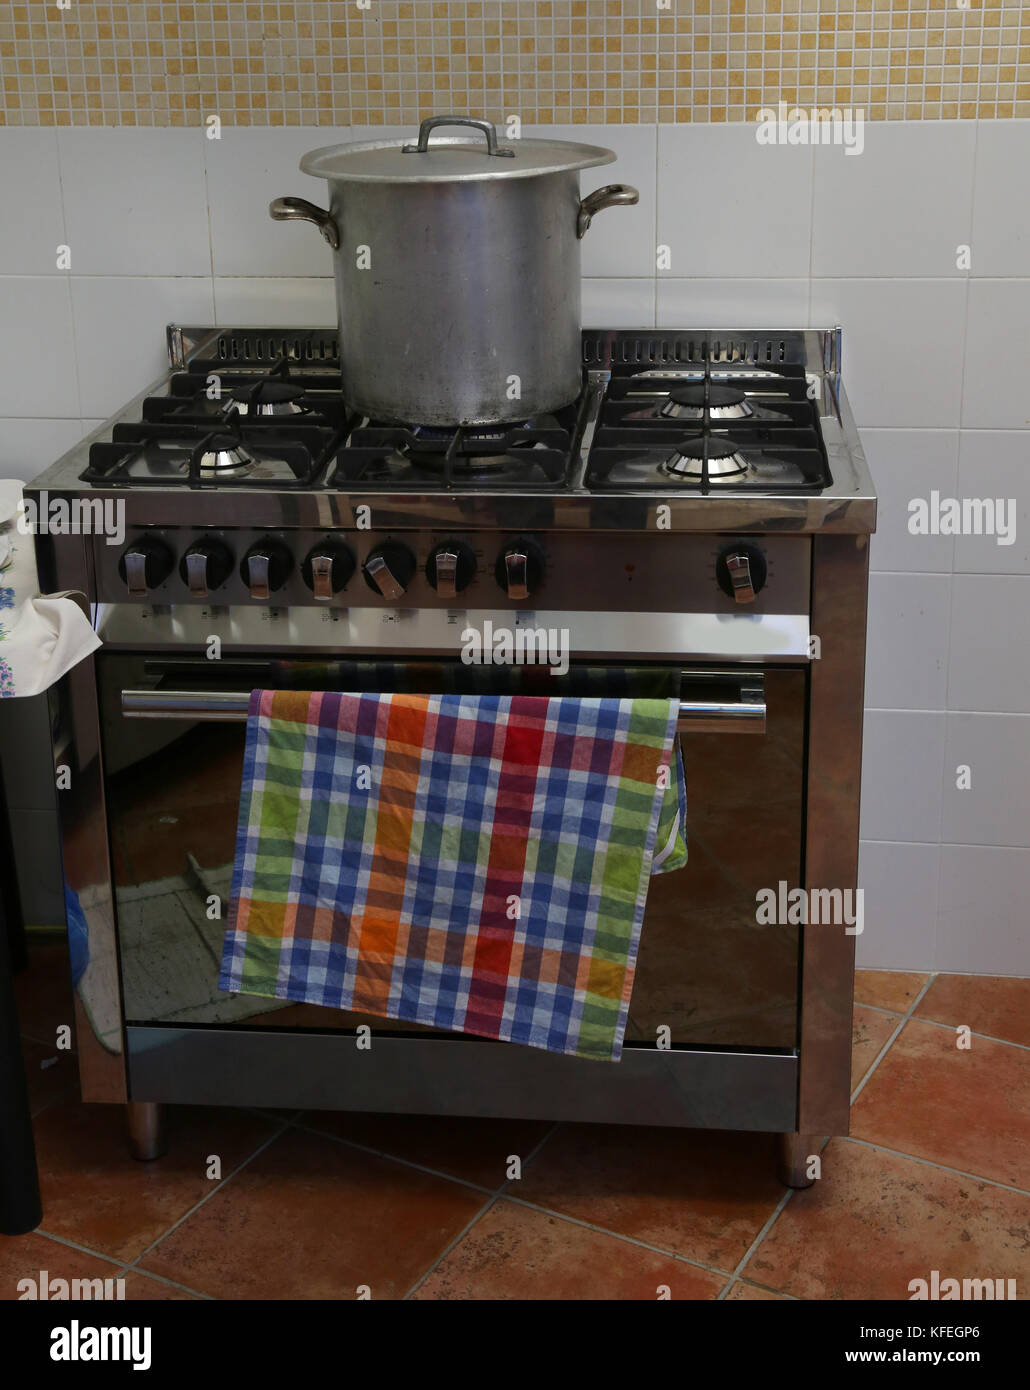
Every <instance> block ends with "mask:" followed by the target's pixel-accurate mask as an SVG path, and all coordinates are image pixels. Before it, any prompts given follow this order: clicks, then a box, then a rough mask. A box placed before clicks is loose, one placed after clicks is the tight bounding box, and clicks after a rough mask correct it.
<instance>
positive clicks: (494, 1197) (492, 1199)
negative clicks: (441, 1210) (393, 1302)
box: [401, 1120, 559, 1303]
mask: <svg viewBox="0 0 1030 1390" xmlns="http://www.w3.org/2000/svg"><path fill="white" fill-rule="evenodd" d="M558 1126H559V1122H558V1121H557V1120H555V1122H554V1124H552V1125H551V1127H550V1129H549V1130H548V1131H547V1133H546V1134H542V1135H541V1136H540V1138H539V1139H538V1141H537V1142H536V1143H535V1144H534V1145H533V1147H532V1148H531V1149H530V1151H529V1153H528V1154H527V1155H526V1162H527V1164H528V1163H531V1162H532V1160H533V1159H534V1158H535V1157H536V1155H537V1154H538V1153H539V1151H540V1150H541V1149H542V1148H543V1146H544V1145H545V1144H546V1143H547V1141H548V1139H550V1137H551V1135H552V1134H554V1132H555V1131H556V1130H557V1129H558ZM508 1181H509V1180H508V1179H507V1178H505V1179H504V1181H503V1182H502V1183H501V1185H500V1186H499V1187H497V1188H496V1189H495V1190H494V1191H493V1192H491V1194H490V1196H489V1198H488V1200H487V1201H486V1202H485V1203H484V1205H483V1206H482V1207H480V1209H479V1211H477V1212H476V1214H475V1216H473V1218H472V1220H471V1221H469V1222H468V1224H467V1225H466V1226H465V1227H464V1228H463V1229H462V1230H460V1231H459V1232H458V1234H457V1235H456V1236H455V1238H454V1239H453V1240H452V1241H451V1243H450V1244H449V1245H448V1246H447V1247H446V1248H445V1249H444V1250H442V1251H441V1252H440V1254H439V1256H438V1257H437V1258H436V1259H435V1260H434V1261H433V1263H432V1264H431V1265H430V1266H429V1268H428V1269H426V1270H424V1271H423V1272H422V1274H420V1275H419V1277H418V1278H417V1279H416V1280H415V1282H414V1283H413V1284H412V1285H411V1287H410V1288H409V1289H408V1291H407V1293H406V1294H404V1296H403V1298H402V1299H401V1302H402V1303H406V1302H407V1301H408V1299H410V1298H411V1296H412V1294H414V1293H417V1292H418V1290H419V1289H420V1288H421V1287H422V1285H423V1284H424V1283H425V1282H426V1280H427V1279H428V1278H429V1276H430V1275H431V1274H433V1273H434V1272H435V1271H436V1270H437V1269H439V1267H440V1265H441V1264H442V1263H443V1262H444V1260H445V1259H446V1258H447V1256H448V1255H449V1254H450V1253H451V1251H452V1250H454V1249H455V1247H456V1246H457V1245H459V1244H460V1242H461V1241H463V1240H464V1239H465V1237H466V1236H467V1235H468V1233H469V1232H470V1231H471V1230H472V1228H473V1226H475V1225H477V1224H478V1223H479V1221H480V1220H481V1219H482V1218H483V1217H484V1216H485V1215H486V1214H487V1212H488V1211H489V1210H490V1209H491V1207H493V1206H494V1205H495V1203H496V1202H497V1201H499V1199H500V1197H501V1195H502V1193H503V1192H504V1189H505V1188H506V1187H507V1186H508Z"/></svg>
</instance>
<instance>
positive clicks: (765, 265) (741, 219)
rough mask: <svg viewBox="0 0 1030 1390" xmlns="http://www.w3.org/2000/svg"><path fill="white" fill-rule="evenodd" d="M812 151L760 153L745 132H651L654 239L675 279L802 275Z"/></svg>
mask: <svg viewBox="0 0 1030 1390" xmlns="http://www.w3.org/2000/svg"><path fill="white" fill-rule="evenodd" d="M811 206H812V150H811V149H810V148H806V147H802V146H786V145H783V146H781V145H759V144H758V142H757V140H756V139H755V127H754V126H753V125H752V124H750V123H748V124H746V125H744V124H741V125H736V124H734V125H663V126H660V127H659V130H658V222H657V232H656V238H657V241H658V242H659V243H660V244H664V245H667V246H669V247H670V248H671V251H672V264H671V267H670V269H669V271H668V273H669V274H670V275H674V276H676V277H677V278H680V277H682V276H690V277H700V276H706V275H714V276H725V277H727V278H729V277H732V276H737V275H743V276H747V277H753V278H761V279H771V278H774V277H777V276H797V275H807V274H808V273H809V259H810V250H811V230H812V228H811Z"/></svg>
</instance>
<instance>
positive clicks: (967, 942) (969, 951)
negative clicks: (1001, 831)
mask: <svg viewBox="0 0 1030 1390" xmlns="http://www.w3.org/2000/svg"><path fill="white" fill-rule="evenodd" d="M1028 902H1030V850H1026V849H994V848H988V847H987V846H984V845H943V846H942V847H941V881H940V921H939V923H938V928H937V954H936V958H935V960H934V966H935V968H936V969H937V970H959V971H965V970H968V971H970V972H972V973H973V974H980V975H1030V931H1027V903H1028Z"/></svg>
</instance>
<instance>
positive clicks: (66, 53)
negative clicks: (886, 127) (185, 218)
mask: <svg viewBox="0 0 1030 1390" xmlns="http://www.w3.org/2000/svg"><path fill="white" fill-rule="evenodd" d="M63 3H64V4H66V6H67V8H58V2H57V0H50V2H49V3H46V4H44V3H42V2H41V0H35V3H31V4H29V3H21V4H17V3H5V4H3V5H2V6H0V124H8V125H146V126H184V125H193V124H200V123H201V122H202V121H203V119H204V117H205V116H206V115H208V114H212V113H215V114H218V115H219V116H220V117H221V119H222V121H223V122H224V123H226V124H235V125H276V126H281V125H348V126H351V125H366V124H370V125H381V124H387V125H391V124H401V123H403V124H410V123H411V122H413V121H416V120H417V119H418V118H419V117H421V116H423V115H425V114H427V113H431V112H434V111H435V112H440V111H445V110H461V111H474V112H476V113H479V114H484V115H486V116H488V117H490V118H491V119H494V120H500V119H502V118H503V117H506V116H510V115H513V114H515V115H518V116H520V117H521V118H522V119H523V120H525V121H528V122H539V123H552V122H553V123H569V122H584V123H586V122H596V121H609V122H656V121H657V122H676V121H744V120H752V119H754V115H755V112H756V111H757V110H758V109H759V108H760V107H763V106H774V105H776V103H777V102H779V101H781V100H783V101H785V102H787V103H788V104H790V105H791V106H793V105H800V106H803V107H811V106H813V105H815V106H820V107H826V106H831V107H853V108H861V109H862V110H864V112H865V115H866V116H867V118H869V119H906V120H919V119H927V120H930V119H939V118H945V119H947V118H957V117H965V118H968V117H975V116H979V117H987V118H991V117H1012V116H1030V6H1028V5H1025V4H1023V5H1021V4H1018V3H1001V0H968V3H966V4H963V0H922V3H914V4H906V3H902V0H462V2H461V3H439V2H438V0H296V2H294V3H290V2H289V0H255V2H254V3H251V0H230V2H229V3H217V4H216V3H199V4H191V3H184V2H183V0H161V3H133V4H94V3H88V2H87V0H63Z"/></svg>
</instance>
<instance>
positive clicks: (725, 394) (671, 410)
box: [660, 381, 755, 420]
mask: <svg viewBox="0 0 1030 1390" xmlns="http://www.w3.org/2000/svg"><path fill="white" fill-rule="evenodd" d="M704 409H705V385H704V382H701V381H696V382H688V383H686V384H685V385H682V386H674V387H673V388H672V390H671V391H670V392H669V395H668V397H667V399H666V400H665V401H664V403H663V404H662V407H661V411H660V414H662V415H664V416H666V417H667V418H671V419H677V418H679V419H694V420H699V419H700V418H701V417H702V416H703V414H704ZM708 413H709V415H710V416H711V418H712V419H713V420H740V419H743V418H745V417H746V416H748V415H753V414H754V413H755V412H754V407H753V406H752V404H751V402H750V401H749V400H748V398H747V394H746V392H744V391H741V390H740V389H739V388H738V387H736V386H723V385H722V384H721V383H719V382H714V381H713V382H709V383H708Z"/></svg>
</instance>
